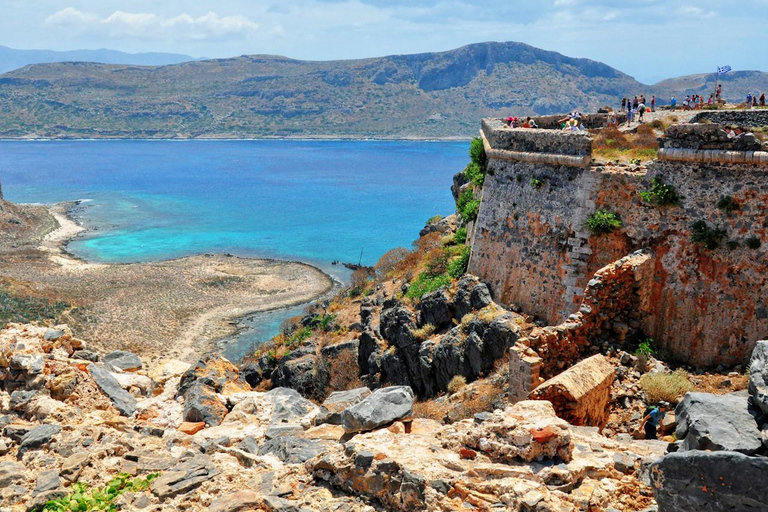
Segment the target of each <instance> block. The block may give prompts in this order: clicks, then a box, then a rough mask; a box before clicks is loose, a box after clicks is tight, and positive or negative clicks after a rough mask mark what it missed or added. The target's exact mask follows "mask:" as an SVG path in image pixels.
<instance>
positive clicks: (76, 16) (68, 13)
mask: <svg viewBox="0 0 768 512" xmlns="http://www.w3.org/2000/svg"><path fill="white" fill-rule="evenodd" d="M96 21H98V18H97V17H96V16H94V15H92V14H86V13H84V12H80V11H78V10H77V9H75V8H74V7H67V8H66V9H62V10H60V11H59V12H57V13H55V14H52V15H50V16H48V17H47V18H45V24H47V25H61V26H67V25H83V24H87V23H93V22H96Z"/></svg>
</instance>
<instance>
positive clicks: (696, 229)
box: [691, 220, 726, 250]
mask: <svg viewBox="0 0 768 512" xmlns="http://www.w3.org/2000/svg"><path fill="white" fill-rule="evenodd" d="M691 231H692V232H691V241H692V242H693V243H695V244H701V245H703V246H704V247H706V248H707V249H709V250H713V249H717V248H718V247H720V244H721V243H722V241H723V240H724V239H725V237H726V233H725V231H723V230H722V229H717V228H710V227H709V226H708V225H707V223H706V222H704V221H703V220H698V221H696V222H694V223H693V225H692V226H691Z"/></svg>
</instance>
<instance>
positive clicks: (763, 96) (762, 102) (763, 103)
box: [760, 93, 765, 107]
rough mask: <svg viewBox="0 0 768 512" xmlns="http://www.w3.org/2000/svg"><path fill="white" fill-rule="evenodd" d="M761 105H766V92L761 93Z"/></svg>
mask: <svg viewBox="0 0 768 512" xmlns="http://www.w3.org/2000/svg"><path fill="white" fill-rule="evenodd" d="M760 106H761V107H764V106H765V93H762V94H761V95H760Z"/></svg>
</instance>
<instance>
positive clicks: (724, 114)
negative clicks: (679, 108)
mask: <svg viewBox="0 0 768 512" xmlns="http://www.w3.org/2000/svg"><path fill="white" fill-rule="evenodd" d="M702 121H709V122H711V123H719V124H732V125H736V126H743V127H756V126H768V110H765V109H750V110H705V111H703V112H701V113H700V114H696V116H694V117H693V119H691V122H692V123H701V122H702Z"/></svg>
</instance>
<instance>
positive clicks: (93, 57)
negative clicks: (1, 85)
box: [0, 46, 196, 73]
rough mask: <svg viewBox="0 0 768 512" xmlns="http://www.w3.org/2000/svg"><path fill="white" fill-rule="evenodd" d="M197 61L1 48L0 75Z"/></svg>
mask: <svg viewBox="0 0 768 512" xmlns="http://www.w3.org/2000/svg"><path fill="white" fill-rule="evenodd" d="M190 60H196V59H195V58H193V57H190V56H189V55H180V54H175V53H124V52H118V51H115V50H105V49H101V50H74V51H67V52H57V51H52V50H15V49H13V48H8V47H7V46H0V73H6V72H8V71H12V70H14V69H19V68H23V67H24V66H28V65H30V64H42V63H50V62H99V63H102V64H132V65H136V66H165V65H167V64H178V63H179V62H187V61H190Z"/></svg>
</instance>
